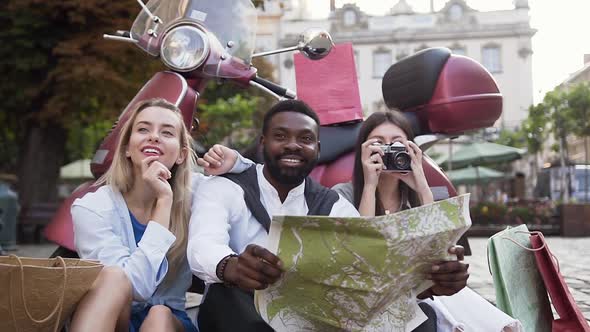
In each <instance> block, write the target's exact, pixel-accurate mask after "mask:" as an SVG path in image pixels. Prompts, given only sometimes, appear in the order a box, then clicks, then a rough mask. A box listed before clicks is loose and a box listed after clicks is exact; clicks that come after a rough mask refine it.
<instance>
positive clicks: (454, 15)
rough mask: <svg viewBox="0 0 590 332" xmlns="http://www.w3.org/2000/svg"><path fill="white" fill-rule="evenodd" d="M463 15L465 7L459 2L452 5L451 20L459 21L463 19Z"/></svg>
mask: <svg viewBox="0 0 590 332" xmlns="http://www.w3.org/2000/svg"><path fill="white" fill-rule="evenodd" d="M461 17H463V7H461V5H458V4H454V5H452V6H451V9H450V10H449V18H450V19H451V21H458V20H460V19H461Z"/></svg>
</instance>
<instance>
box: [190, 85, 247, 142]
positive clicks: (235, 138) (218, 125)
mask: <svg viewBox="0 0 590 332" xmlns="http://www.w3.org/2000/svg"><path fill="white" fill-rule="evenodd" d="M257 105H258V99H257V98H256V97H254V98H245V97H243V96H242V95H240V94H238V95H235V96H233V97H230V98H227V99H222V98H219V99H217V101H216V102H214V103H210V104H205V105H202V106H201V107H202V108H203V110H204V113H203V117H202V120H203V122H204V123H206V124H207V125H203V126H202V127H204V126H207V127H206V128H204V129H205V130H206V132H207V136H206V142H204V143H206V145H213V144H215V143H218V142H220V143H223V144H225V145H228V146H233V147H235V148H238V149H240V148H245V147H246V146H247V145H249V144H250V143H251V142H252V138H254V137H256V135H255V134H254V129H253V128H254V125H253V115H254V112H255V111H256V109H257Z"/></svg>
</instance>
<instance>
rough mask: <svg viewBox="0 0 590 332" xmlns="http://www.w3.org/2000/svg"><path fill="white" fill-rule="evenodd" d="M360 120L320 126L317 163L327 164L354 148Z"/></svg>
mask: <svg viewBox="0 0 590 332" xmlns="http://www.w3.org/2000/svg"><path fill="white" fill-rule="evenodd" d="M362 124H363V123H362V122H353V123H350V124H345V125H340V126H322V127H320V142H321V148H320V159H319V161H318V164H320V165H321V164H327V163H330V162H332V161H334V160H336V159H338V158H339V157H340V156H342V155H343V154H345V153H348V152H350V151H353V150H354V145H355V143H356V139H357V137H358V134H359V131H360V129H361V126H362Z"/></svg>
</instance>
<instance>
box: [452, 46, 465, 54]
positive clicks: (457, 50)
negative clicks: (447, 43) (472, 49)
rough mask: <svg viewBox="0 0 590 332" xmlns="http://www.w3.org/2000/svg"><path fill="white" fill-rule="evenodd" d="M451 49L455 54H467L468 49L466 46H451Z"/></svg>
mask: <svg viewBox="0 0 590 332" xmlns="http://www.w3.org/2000/svg"><path fill="white" fill-rule="evenodd" d="M450 49H451V52H452V53H453V54H457V55H467V50H465V47H461V46H453V47H450Z"/></svg>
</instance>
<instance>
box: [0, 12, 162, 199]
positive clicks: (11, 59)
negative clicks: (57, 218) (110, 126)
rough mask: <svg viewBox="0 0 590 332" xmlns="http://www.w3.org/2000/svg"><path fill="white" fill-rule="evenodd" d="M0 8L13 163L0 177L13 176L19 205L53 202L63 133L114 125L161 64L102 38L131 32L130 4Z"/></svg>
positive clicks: (1, 67) (3, 90)
mask: <svg viewBox="0 0 590 332" xmlns="http://www.w3.org/2000/svg"><path fill="white" fill-rule="evenodd" d="M0 6H1V9H2V10H0V22H2V23H1V24H2V29H1V30H0V40H1V42H2V48H0V59H2V60H1V62H0V72H2V74H3V79H4V80H5V82H4V83H3V84H1V85H0V98H2V100H3V102H2V104H1V105H2V106H1V107H2V109H1V111H2V113H4V114H5V116H4V117H3V118H2V119H0V121H2V126H3V127H4V124H8V126H9V128H10V129H9V130H5V132H10V135H6V134H4V135H3V136H4V137H7V136H9V137H13V138H14V142H12V143H13V144H15V145H16V146H17V151H16V152H17V155H16V158H15V157H13V159H14V160H17V161H16V163H12V165H10V163H9V165H10V166H9V167H10V169H5V171H13V172H17V173H18V178H19V183H18V189H19V195H20V198H21V203H22V204H23V205H24V206H25V207H26V206H27V205H28V204H30V203H33V202H45V201H52V200H55V197H56V195H55V187H56V186H55V184H56V180H57V177H58V174H59V167H60V166H61V165H62V164H63V163H64V162H66V161H68V160H67V159H68V158H67V150H66V146H67V144H66V143H67V142H68V140H69V137H68V136H69V133H70V132H71V131H72V130H75V129H78V128H81V127H88V126H90V125H91V124H93V123H96V122H97V121H101V120H104V119H111V120H112V119H114V118H115V117H116V116H117V115H118V114H119V112H120V110H121V109H122V108H123V107H124V106H125V105H126V103H127V102H128V101H129V100H130V99H131V97H132V96H133V95H134V94H135V93H136V92H137V90H138V89H139V88H140V87H141V85H142V84H143V82H145V80H146V79H147V78H149V76H150V75H151V74H153V73H154V72H155V71H156V70H158V68H161V65H160V64H159V63H158V62H157V61H153V60H151V61H150V59H149V58H148V57H146V56H145V55H144V54H142V53H141V52H140V51H139V50H138V49H136V48H134V47H130V46H129V45H121V44H120V43H115V42H112V41H107V40H104V39H103V38H102V34H103V33H105V32H110V31H115V30H116V29H126V28H129V27H130V26H131V24H132V20H133V18H134V17H135V15H136V14H137V12H138V11H139V6H138V5H137V3H136V2H135V1H133V0H122V1H115V2H113V1H106V0H88V1H82V2H80V1H77V0H61V1H42V0H5V1H3V2H2V4H1V5H0ZM76 139H77V138H76ZM12 156H14V155H12ZM40 165H43V167H39V166H40Z"/></svg>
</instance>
